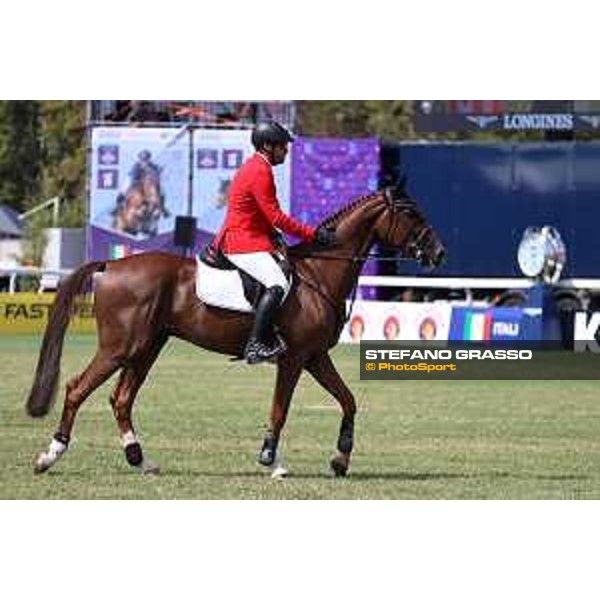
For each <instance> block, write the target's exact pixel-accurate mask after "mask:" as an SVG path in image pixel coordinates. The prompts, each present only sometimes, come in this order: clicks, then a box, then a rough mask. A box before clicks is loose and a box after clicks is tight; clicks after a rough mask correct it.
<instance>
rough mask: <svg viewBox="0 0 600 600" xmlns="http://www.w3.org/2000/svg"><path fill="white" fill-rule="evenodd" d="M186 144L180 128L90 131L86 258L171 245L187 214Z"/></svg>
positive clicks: (187, 175)
mask: <svg viewBox="0 0 600 600" xmlns="http://www.w3.org/2000/svg"><path fill="white" fill-rule="evenodd" d="M189 144H190V141H189V132H188V130H187V128H186V127H183V128H173V127H167V128H137V127H136V128H134V127H98V128H95V129H94V130H93V131H92V138H91V146H92V158H91V168H90V182H89V189H90V206H89V228H88V252H87V256H88V258H92V259H106V258H121V257H122V256H126V255H127V254H131V253H135V252H140V251H144V250H150V249H160V248H164V247H165V246H172V232H173V229H174V226H175V217H176V216H177V215H186V214H187V212H188V210H187V208H188V189H189Z"/></svg>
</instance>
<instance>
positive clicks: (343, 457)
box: [306, 352, 356, 477]
mask: <svg viewBox="0 0 600 600" xmlns="http://www.w3.org/2000/svg"><path fill="white" fill-rule="evenodd" d="M306 370H307V371H308V372H309V373H310V374H311V375H312V376H313V377H314V378H315V380H316V381H317V382H318V383H319V384H321V386H323V388H325V389H326V390H327V391H328V392H329V393H330V394H331V395H332V396H333V397H334V398H335V399H336V400H337V401H338V402H339V404H340V406H341V407H342V411H343V416H342V422H341V425H340V433H339V436H338V442H337V448H338V451H339V454H338V455H337V456H336V457H334V458H333V459H332V461H331V463H330V465H331V468H332V470H333V473H334V475H335V476H336V477H344V476H345V475H346V473H347V472H348V467H349V466H350V455H351V454H352V446H353V443H354V415H355V414H356V403H355V401H354V396H353V395H352V392H351V391H350V390H349V389H348V387H347V386H346V384H345V383H344V381H343V379H342V378H341V376H340V374H339V373H338V372H337V370H336V368H335V366H334V364H333V362H332V361H331V357H330V356H329V354H327V353H326V352H325V353H323V354H319V355H318V356H315V357H314V358H312V359H311V360H310V361H309V362H308V363H307V365H306Z"/></svg>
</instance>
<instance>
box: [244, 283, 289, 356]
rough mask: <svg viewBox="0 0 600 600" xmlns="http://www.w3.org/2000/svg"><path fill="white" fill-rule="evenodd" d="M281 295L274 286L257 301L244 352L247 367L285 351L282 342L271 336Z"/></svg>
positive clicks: (279, 288)
mask: <svg viewBox="0 0 600 600" xmlns="http://www.w3.org/2000/svg"><path fill="white" fill-rule="evenodd" d="M283 294H284V291H283V289H282V288H281V287H280V286H278V285H276V286H274V287H271V288H269V289H268V290H266V291H265V292H264V293H263V295H262V297H261V299H260V300H259V301H258V305H257V307H256V317H255V319H254V327H253V328H252V333H251V334H250V339H249V340H248V344H246V350H245V351H244V356H245V358H246V362H247V363H248V364H249V365H254V364H256V363H259V362H263V361H265V360H269V359H271V358H274V357H275V356H277V355H278V354H281V352H283V351H284V350H285V344H284V343H283V340H282V339H281V338H279V337H278V336H274V335H273V319H274V317H275V311H276V310H277V309H278V308H279V305H280V304H281V300H282V299H283Z"/></svg>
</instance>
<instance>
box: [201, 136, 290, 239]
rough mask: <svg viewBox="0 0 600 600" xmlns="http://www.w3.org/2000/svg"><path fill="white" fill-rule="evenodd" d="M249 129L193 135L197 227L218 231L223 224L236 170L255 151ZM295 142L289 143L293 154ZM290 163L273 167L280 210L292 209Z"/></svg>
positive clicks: (209, 231) (288, 160) (287, 210)
mask: <svg viewBox="0 0 600 600" xmlns="http://www.w3.org/2000/svg"><path fill="white" fill-rule="evenodd" d="M251 133H252V132H251V130H250V129H241V130H218V129H196V130H195V131H194V134H193V148H194V167H193V168H194V178H193V203H192V214H193V216H195V217H196V218H197V219H198V228H199V229H202V230H203V231H206V232H208V233H215V232H216V231H217V230H218V229H219V228H220V227H221V225H222V224H223V220H224V219H225V212H226V206H227V199H228V191H229V186H230V185H231V181H232V179H233V177H234V176H235V174H236V172H237V170H238V169H239V168H240V167H241V166H242V164H244V162H245V161H246V160H248V159H249V158H250V157H251V156H252V155H253V154H254V148H253V147H252V144H251V142H250V136H251ZM292 152H293V145H292V146H290V155H291V154H292ZM290 164H291V157H288V159H287V160H286V162H285V163H284V164H283V165H279V166H277V167H274V169H273V174H274V176H275V186H276V189H277V198H278V200H279V204H280V206H281V209H282V210H283V211H284V212H289V209H290Z"/></svg>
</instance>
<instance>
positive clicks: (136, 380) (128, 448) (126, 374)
mask: <svg viewBox="0 0 600 600" xmlns="http://www.w3.org/2000/svg"><path fill="white" fill-rule="evenodd" d="M166 339H167V338H166V337H164V338H161V339H160V340H157V341H156V342H155V346H154V347H153V348H152V349H151V350H150V351H148V352H146V353H144V354H142V355H140V356H139V357H138V358H136V359H134V360H132V361H131V362H130V364H129V365H128V366H127V367H125V368H124V369H123V371H122V372H121V375H120V377H119V382H118V383H117V386H116V387H115V389H114V391H113V393H112V394H111V396H110V404H111V406H112V409H113V413H114V415H115V419H116V420H117V426H118V428H119V436H120V438H121V444H122V446H123V449H124V451H125V457H126V458H127V462H128V463H129V464H130V465H131V466H132V467H136V468H138V469H140V470H141V471H142V473H153V474H157V473H158V466H157V465H155V464H154V463H153V462H152V461H151V460H149V459H148V458H147V457H146V456H144V453H143V452H142V447H141V445H140V443H139V441H138V439H137V437H136V435H135V430H134V428H133V423H132V419H131V412H132V409H133V402H134V400H135V397H136V395H137V393H138V391H139V389H140V387H141V386H142V384H143V383H144V380H145V379H146V376H147V375H148V371H150V368H151V367H152V365H153V364H154V361H155V360H156V358H157V357H158V355H159V353H160V351H161V349H162V347H163V346H164V343H165V341H166Z"/></svg>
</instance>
